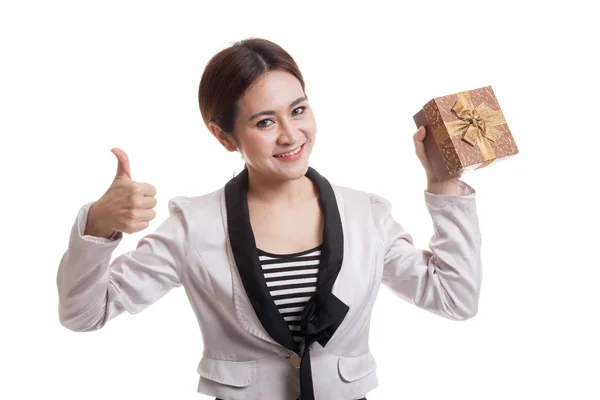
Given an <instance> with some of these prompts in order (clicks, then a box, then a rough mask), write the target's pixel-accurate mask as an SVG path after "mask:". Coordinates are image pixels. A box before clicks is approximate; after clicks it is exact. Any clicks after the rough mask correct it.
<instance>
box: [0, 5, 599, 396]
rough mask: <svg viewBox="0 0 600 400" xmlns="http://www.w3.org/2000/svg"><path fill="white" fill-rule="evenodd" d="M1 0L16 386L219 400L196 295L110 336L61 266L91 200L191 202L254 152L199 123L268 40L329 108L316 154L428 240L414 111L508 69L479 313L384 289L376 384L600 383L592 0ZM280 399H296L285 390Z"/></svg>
mask: <svg viewBox="0 0 600 400" xmlns="http://www.w3.org/2000/svg"><path fill="white" fill-rule="evenodd" d="M393 3H394V4H395V5H393V6H392V2H389V3H386V2H378V1H372V0H371V1H368V2H360V3H356V4H353V3H351V2H348V1H344V2H337V3H335V4H334V3H333V2H328V3H327V4H326V2H324V1H321V2H310V1H297V2H285V3H283V2H275V1H273V2H267V1H253V2H246V3H244V4H241V3H239V4H238V3H235V4H234V3H232V2H222V3H220V2H216V1H212V2H201V1H170V2H166V1H165V2H155V1H103V2H91V1H72V2H66V1H37V2H33V1H16V0H15V1H2V3H1V6H0V41H1V42H0V57H1V58H0V69H1V73H0V135H1V138H2V145H1V147H0V148H1V150H2V151H1V154H2V156H1V157H0V163H1V165H0V166H1V169H0V171H1V173H2V196H1V197H0V201H1V202H2V203H1V207H0V209H1V210H2V228H3V229H2V233H1V235H2V241H1V243H2V253H3V254H4V256H3V262H2V270H3V273H2V289H1V290H0V307H1V313H2V314H1V315H2V318H1V320H0V321H1V324H2V327H1V329H0V336H1V341H0V343H1V346H2V347H1V352H0V360H1V362H0V365H1V367H2V369H3V370H2V371H1V376H2V378H1V379H0V398H2V399H32V398H39V399H42V398H60V399H65V400H66V399H85V400H91V399H107V398H110V399H127V398H129V399H165V398H169V399H197V400H198V399H208V397H205V396H203V395H200V394H198V393H196V384H197V379H198V376H197V374H196V366H197V363H198V361H199V359H200V356H201V354H202V340H201V336H200V330H199V328H198V326H197V324H196V321H195V318H194V315H193V313H192V311H191V308H190V306H189V304H188V301H187V299H186V297H185V294H184V291H183V289H177V290H174V291H172V292H170V293H169V294H168V295H167V296H165V297H164V298H163V299H161V300H160V301H158V302H157V303H155V304H154V305H152V306H151V307H150V308H148V309H147V310H145V311H144V312H142V313H141V314H138V315H136V316H131V315H129V314H123V315H121V316H119V317H118V318H116V319H115V320H112V321H111V322H109V324H108V325H107V326H106V327H105V328H103V329H101V330H100V331H97V332H93V333H75V332H71V331H69V330H67V329H66V328H63V327H62V326H61V325H60V324H59V321H58V314H57V302H58V297H57V292H56V281H55V279H56V271H57V268H58V263H59V261H60V258H61V256H62V254H63V253H64V252H65V251H66V249H67V245H68V237H69V233H70V229H71V226H72V224H73V222H74V221H75V217H76V215H77V212H78V209H79V207H81V206H82V205H83V204H85V203H86V202H88V201H92V200H96V199H98V198H99V197H100V196H101V195H102V194H103V193H104V192H105V190H106V189H107V188H108V187H109V185H110V184H111V182H112V180H113V178H114V174H115V172H116V167H117V160H116V158H115V156H114V155H113V154H112V153H111V152H110V149H111V148H112V147H119V148H121V149H123V150H125V151H126V152H127V153H128V155H129V158H130V161H131V169H132V177H133V179H134V180H136V181H141V182H149V183H151V184H153V185H154V186H155V187H156V188H157V189H158V194H157V200H158V205H157V207H156V209H155V210H156V212H157V217H156V219H155V220H153V221H152V223H151V224H150V227H149V228H148V229H147V230H146V231H143V232H139V233H137V234H133V235H125V238H124V239H123V241H122V243H121V244H120V245H119V247H118V248H117V249H116V250H115V253H114V254H113V258H115V257H116V256H117V255H119V254H121V253H123V252H125V251H127V250H131V249H134V248H135V246H136V243H137V242H138V240H139V239H140V238H141V237H142V236H143V235H145V234H147V233H149V232H151V231H152V230H153V229H155V228H156V227H157V226H158V225H159V224H160V222H161V221H162V220H164V219H165V218H166V217H167V216H168V210H167V202H168V200H169V199H170V198H172V197H174V196H177V195H186V196H195V195H201V194H205V193H208V192H210V191H213V190H216V189H217V188H219V187H221V186H222V185H224V184H225V183H226V182H227V180H229V179H230V178H231V177H232V175H233V173H234V172H236V173H237V172H239V171H240V169H241V168H242V167H243V164H242V161H241V159H240V158H239V154H238V153H231V154H230V153H228V152H226V151H225V150H224V149H223V148H222V147H221V146H220V145H219V143H218V142H217V141H216V140H215V139H214V137H212V135H210V133H209V131H208V130H207V129H206V128H205V126H204V125H203V123H202V120H201V117H200V113H199V110H198V105H197V89H198V83H199V80H200V77H201V74H202V71H203V68H204V66H205V65H206V63H207V62H208V60H209V59H210V57H212V56H213V55H214V54H215V53H216V52H218V51H219V50H221V49H223V48H225V47H227V46H229V45H230V44H232V43H233V42H234V41H237V40H242V39H245V38H247V37H251V36H255V37H264V38H267V39H269V40H272V41H274V42H276V43H278V44H280V45H281V46H282V47H283V48H285V49H286V50H287V51H288V52H289V53H290V54H291V55H292V56H293V57H294V58H295V60H296V62H297V63H298V65H299V67H300V69H301V71H302V72H303V75H304V77H305V80H306V85H307V89H306V90H307V94H308V96H309V98H310V101H311V105H312V107H313V110H314V112H315V115H316V118H317V123H318V140H317V145H316V147H315V150H314V152H313V155H312V158H311V165H312V166H313V167H314V168H315V169H317V170H318V171H319V172H320V173H322V174H323V175H325V176H326V177H327V178H328V179H329V180H330V181H331V182H333V183H336V184H340V185H346V186H350V187H354V188H357V189H361V190H366V191H370V192H375V193H378V194H380V195H383V196H385V197H387V198H388V199H390V200H391V201H392V203H393V204H394V215H395V217H396V218H397V219H398V220H399V221H400V222H401V223H402V224H403V226H405V228H406V229H407V230H409V232H410V233H411V234H412V235H413V237H414V239H415V244H416V245H417V246H418V247H422V248H424V247H427V246H428V241H429V239H430V237H431V235H432V234H433V229H432V223H431V219H430V217H429V215H428V213H427V211H426V208H425V203H424V199H423V190H424V189H425V176H424V173H423V170H422V167H421V165H420V164H419V161H418V159H417V157H416V156H415V154H414V146H413V142H412V135H413V133H414V132H415V131H416V127H415V126H414V123H413V120H412V115H413V114H414V113H416V112H417V111H418V110H419V109H420V108H421V107H422V105H423V104H425V103H426V102H427V101H428V100H429V99H431V98H432V97H437V96H442V95H446V94H451V93H455V92H458V91H463V90H468V89H473V88H478V87H482V86H486V85H492V87H493V88H494V91H495V93H496V95H497V97H498V100H499V102H500V105H501V106H502V109H503V111H504V114H505V116H506V119H507V121H508V126H509V127H510V129H511V131H512V133H513V135H514V137H515V140H516V142H517V145H518V147H519V150H520V154H518V155H517V156H516V157H513V158H512V159H510V160H507V161H506V162H504V163H500V164H497V165H495V166H490V167H488V168H486V169H482V170H479V171H476V172H473V173H470V174H468V175H465V176H464V177H463V180H465V181H466V182H467V183H469V184H471V185H472V186H473V187H474V188H475V189H476V190H477V208H478V215H479V218H480V224H481V230H482V234H483V249H482V251H483V261H484V278H483V287H482V293H481V299H480V309H479V314H478V315H477V316H476V317H475V318H473V319H471V320H468V321H465V322H453V321H450V320H446V319H443V318H441V317H437V316H435V315H433V314H430V313H428V312H426V311H423V310H420V309H418V308H416V307H415V306H413V305H411V304H409V303H406V302H404V301H402V300H401V299H399V298H397V297H395V296H394V295H393V294H391V292H389V291H388V290H387V289H384V290H382V291H381V292H380V296H379V298H378V300H377V303H376V306H375V309H374V311H373V321H372V336H371V347H372V351H373V353H374V355H375V357H376V359H377V362H378V376H379V381H380V386H379V388H378V389H376V390H374V391H372V392H371V393H369V394H368V399H369V400H378V399H411V400H413V399H438V398H443V399H447V400H449V399H461V400H467V399H478V400H479V399H486V400H487V399H544V398H550V397H551V398H563V399H566V398H570V399H598V398H600V389H599V388H598V386H597V383H595V381H596V378H597V377H598V372H599V369H600V366H599V361H598V360H599V359H600V348H599V347H600V346H599V344H598V343H599V342H598V337H599V336H600V330H599V328H598V320H599V318H598V315H599V313H598V305H599V304H600V300H599V297H598V293H599V292H598V280H599V279H600V272H599V267H600V262H599V261H598V255H597V254H598V253H597V251H598V236H599V235H598V224H599V222H600V221H599V216H598V197H597V189H598V171H599V168H598V157H599V155H600V148H599V145H600V140H599V138H598V134H599V133H600V132H599V128H598V126H599V125H598V118H597V116H598V109H599V107H600V103H599V102H598V93H599V91H600V85H599V79H598V75H597V73H598V70H600V65H599V63H598V61H597V59H596V58H594V55H597V54H598V41H597V38H598V37H600V35H599V33H600V32H599V28H598V25H597V21H596V18H595V15H597V13H594V12H592V8H591V7H589V6H585V5H584V3H583V2H578V1H569V2H568V3H566V2H562V5H559V4H558V3H551V2H544V3H541V2H540V3H534V2H526V1H519V2H518V3H517V4H513V5H511V4H508V3H505V2H499V1H497V2H483V1H479V2H476V1H472V2H465V1H452V2H439V3H435V4H434V3H432V2H429V1H411V2H410V3H406V4H404V5H401V4H396V3H399V2H393ZM274 400H278V399H274Z"/></svg>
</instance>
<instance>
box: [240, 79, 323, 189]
mask: <svg viewBox="0 0 600 400" xmlns="http://www.w3.org/2000/svg"><path fill="white" fill-rule="evenodd" d="M238 105H239V113H238V115H237V120H236V122H235V130H236V137H237V142H238V144H239V149H238V150H239V151H240V153H241V154H242V156H243V158H244V161H245V162H246V165H247V166H248V170H249V172H250V173H251V174H253V175H259V176H260V177H261V179H266V180H269V181H283V180H293V179H299V178H302V177H303V176H304V175H305V174H306V171H307V169H308V161H309V157H310V154H311V151H312V148H313V145H314V143H315V138H316V130H317V126H316V121H315V117H314V115H313V113H312V109H311V108H310V106H309V104H308V100H307V99H306V97H305V95H304V92H303V90H302V86H301V85H300V82H299V81H298V79H296V77H295V76H294V75H292V74H290V73H288V72H283V71H270V72H267V73H265V75H263V76H262V77H261V78H260V79H259V80H258V81H257V82H255V84H254V85H253V86H251V87H250V88H248V90H247V91H246V92H245V93H244V95H243V96H242V97H241V98H240V99H239V101H238ZM298 149H299V153H298V154H296V155H293V156H289V157H278V155H281V154H284V153H290V152H292V153H295V152H296V151H298Z"/></svg>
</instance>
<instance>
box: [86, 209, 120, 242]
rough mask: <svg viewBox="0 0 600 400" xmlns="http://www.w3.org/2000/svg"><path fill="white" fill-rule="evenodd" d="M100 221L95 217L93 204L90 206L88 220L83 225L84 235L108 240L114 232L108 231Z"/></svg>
mask: <svg viewBox="0 0 600 400" xmlns="http://www.w3.org/2000/svg"><path fill="white" fill-rule="evenodd" d="M101 220H102V219H101V218H99V217H98V216H97V215H96V209H95V208H94V204H92V205H91V206H90V209H89V211H88V218H87V221H86V224H85V232H84V233H83V234H84V235H89V236H94V237H100V238H105V239H110V238H112V237H113V234H114V230H112V229H108V228H106V227H104V226H102V225H101V224H100V221H101Z"/></svg>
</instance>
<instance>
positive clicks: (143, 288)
mask: <svg viewBox="0 0 600 400" xmlns="http://www.w3.org/2000/svg"><path fill="white" fill-rule="evenodd" d="M199 103H200V111H201V113H202V117H203V119H204V122H205V124H206V126H207V127H208V129H209V130H210V132H211V133H212V134H213V135H214V136H215V137H216V139H217V140H218V141H219V142H220V143H221V144H222V145H223V147H225V149H227V150H228V151H232V152H233V151H239V152H240V153H241V155H242V157H243V158H244V160H245V163H246V167H245V169H244V170H243V171H242V172H240V173H239V174H238V175H237V176H235V177H234V178H233V179H231V180H230V181H229V182H228V183H227V184H226V185H225V186H224V187H223V188H221V189H219V190H217V191H215V192H213V193H209V194H206V195H202V196H194V197H184V196H178V197H175V198H173V199H171V200H170V201H169V211H170V216H169V217H168V218H167V219H166V220H165V221H164V222H163V223H162V224H161V225H160V226H159V227H158V228H157V229H156V230H155V231H154V232H153V233H150V234H148V235H146V236H145V237H143V238H142V239H141V240H140V242H139V243H138V245H137V248H136V249H135V250H132V251H129V252H126V253H124V254H121V255H120V256H118V257H117V258H116V259H114V260H113V261H112V263H109V260H110V256H111V254H112V252H113V251H114V249H115V248H116V247H117V245H118V244H119V242H120V239H121V238H122V232H127V233H133V232H137V231H140V230H143V229H145V228H146V227H147V226H148V223H149V221H150V220H152V219H153V218H154V216H155V214H154V211H153V208H154V206H155V205H156V199H155V197H154V196H155V194H156V190H155V189H154V187H153V186H152V185H149V184H147V183H138V182H134V181H133V180H132V179H131V174H130V172H129V162H128V159H127V156H126V154H125V153H124V152H123V151H122V150H119V149H113V152H114V154H115V155H116V156H117V158H118V160H119V166H118V171H117V176H116V177H115V181H114V182H113V184H112V185H111V187H110V188H109V190H108V191H107V192H106V193H105V194H104V195H103V196H102V197H101V198H100V199H99V200H98V201H96V202H91V203H88V204H86V205H84V206H83V207H82V208H81V209H80V211H79V215H78V217H77V220H76V221H75V224H74V225H73V230H72V233H71V239H70V242H69V248H68V249H67V251H66V253H65V254H64V256H63V258H62V260H61V263H60V266H59V270H58V276H57V285H58V292H59V302H60V304H59V306H60V307H59V310H60V313H59V314H60V321H61V323H62V324H63V325H64V326H65V327H67V328H69V329H72V330H75V331H90V330H95V329H100V328H101V327H103V326H104V325H105V324H106V322H107V321H109V320H110V319H112V318H114V317H115V316H117V315H119V314H120V313H122V312H123V311H127V312H129V313H132V314H134V313H138V312H140V311H142V310H143V309H145V308H146V307H148V306H149V305H150V304H152V303H153V302H155V301H156V300H158V299H159V298H161V297H162V296H164V295H165V294H166V293H167V292H168V291H169V290H170V289H171V288H173V287H177V286H183V287H184V288H185V290H186V293H187V295H188V298H189V300H190V304H191V306H192V308H193V310H194V312H195V314H196V316H197V318H198V322H199V325H200V328H201V331H202V337H203V341H204V354H203V357H202V359H201V360H200V364H199V366H198V373H199V374H200V379H199V383H198V392H200V393H204V394H207V395H212V396H216V397H217V398H220V399H225V400H232V399H296V398H300V399H302V400H307V399H324V400H325V399H326V400H335V399H339V400H352V399H360V398H363V399H364V398H365V397H364V396H365V395H366V393H368V392H369V391H371V390H373V389H374V388H375V387H377V384H378V383H377V377H376V374H375V367H376V364H375V360H374V359H373V357H372V355H371V353H370V351H369V344H368V336H369V321H370V315H371V309H372V307H373V303H374V301H375V299H376V296H377V292H378V289H379V286H380V284H381V283H382V282H383V283H384V284H386V285H388V286H389V287H390V288H391V289H392V290H393V291H394V292H395V293H397V294H398V295H399V296H401V297H403V298H404V299H406V300H407V301H410V302H412V303H414V304H415V305H417V306H418V307H421V308H423V309H426V310H429V311H431V312H434V313H436V314H438V315H441V316H443V317H446V318H451V319H455V320H465V319H467V318H470V317H472V316H474V315H475V314H476V312H477V305H478V297H479V289H480V285H481V259H480V246H481V239H480V232H479V226H478V218H477V214H476V209H475V191H474V189H473V188H472V187H470V186H469V185H467V184H466V183H464V182H462V181H460V180H459V178H453V179H450V180H448V181H444V182H438V181H436V179H435V177H434V173H433V170H432V169H431V166H430V164H429V162H428V160H427V157H426V155H425V152H424V149H423V144H422V140H423V138H424V136H425V132H424V130H423V128H420V129H419V131H417V133H416V134H415V135H414V144H415V146H416V153H417V155H418V157H419V159H420V161H421V163H422V164H423V167H424V169H425V173H426V174H425V175H426V178H427V191H425V192H424V195H425V201H426V205H427V208H428V210H429V212H430V214H431V216H432V219H433V223H434V231H435V234H434V236H433V238H432V240H431V242H430V247H431V251H430V250H420V249H416V248H415V247H414V246H413V240H412V237H411V236H410V234H408V233H407V232H406V231H405V230H404V228H403V227H402V226H401V225H400V224H399V223H398V222H396V221H395V220H394V219H393V217H392V216H391V205H390V203H389V202H388V201H387V200H386V199H384V198H382V197H380V196H378V195H375V194H372V193H366V192H362V191H358V190H353V189H349V188H345V187H342V186H337V185H334V184H331V183H330V182H329V181H328V180H327V179H326V178H325V177H323V176H322V175H320V174H319V173H318V172H317V171H316V170H315V169H313V168H311V167H309V157H310V153H311V151H312V149H313V146H314V144H315V138H316V123H315V117H314V115H313V112H312V109H311V107H310V105H309V102H308V98H307V96H306V93H305V88H304V81H303V78H302V75H301V74H300V71H299V70H298V67H297V66H296V64H295V62H294V60H293V59H292V57H290V55H289V54H288V53H287V52H285V51H284V50H283V49H282V48H281V47H279V46H278V45H276V44H275V43H272V42H270V41H267V40H263V39H256V38H253V39H248V40H244V41H241V42H238V43H235V44H234V45H233V46H231V47H229V48H227V49H225V50H223V51H221V52H219V53H218V54H216V55H215V56H214V57H213V58H212V59H211V60H210V62H209V63H208V64H207V66H206V68H205V71H204V73H203V76H202V79H201V82H200V89H199Z"/></svg>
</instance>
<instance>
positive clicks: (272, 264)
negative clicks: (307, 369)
mask: <svg viewBox="0 0 600 400" xmlns="http://www.w3.org/2000/svg"><path fill="white" fill-rule="evenodd" d="M258 256H259V259H260V263H261V265H262V270H263V273H264V275H265V279H266V281H267V286H268V288H269V292H270V293H271V296H272V297H273V300H275V304H276V305H277V309H278V310H279V312H280V313H281V315H282V316H283V318H284V319H285V320H286V321H287V323H288V327H289V328H290V331H292V335H293V336H294V340H295V341H296V343H298V344H300V343H301V342H302V336H301V335H299V334H298V333H294V331H298V330H300V318H301V316H302V311H303V310H304V306H305V305H306V303H307V302H308V300H309V299H310V297H311V296H312V295H313V294H314V293H315V291H316V287H317V286H316V285H317V273H318V271H319V259H320V257H321V245H319V246H317V247H315V248H313V249H310V250H305V251H302V252H299V253H292V254H273V253H268V252H266V251H262V250H260V249H258Z"/></svg>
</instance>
